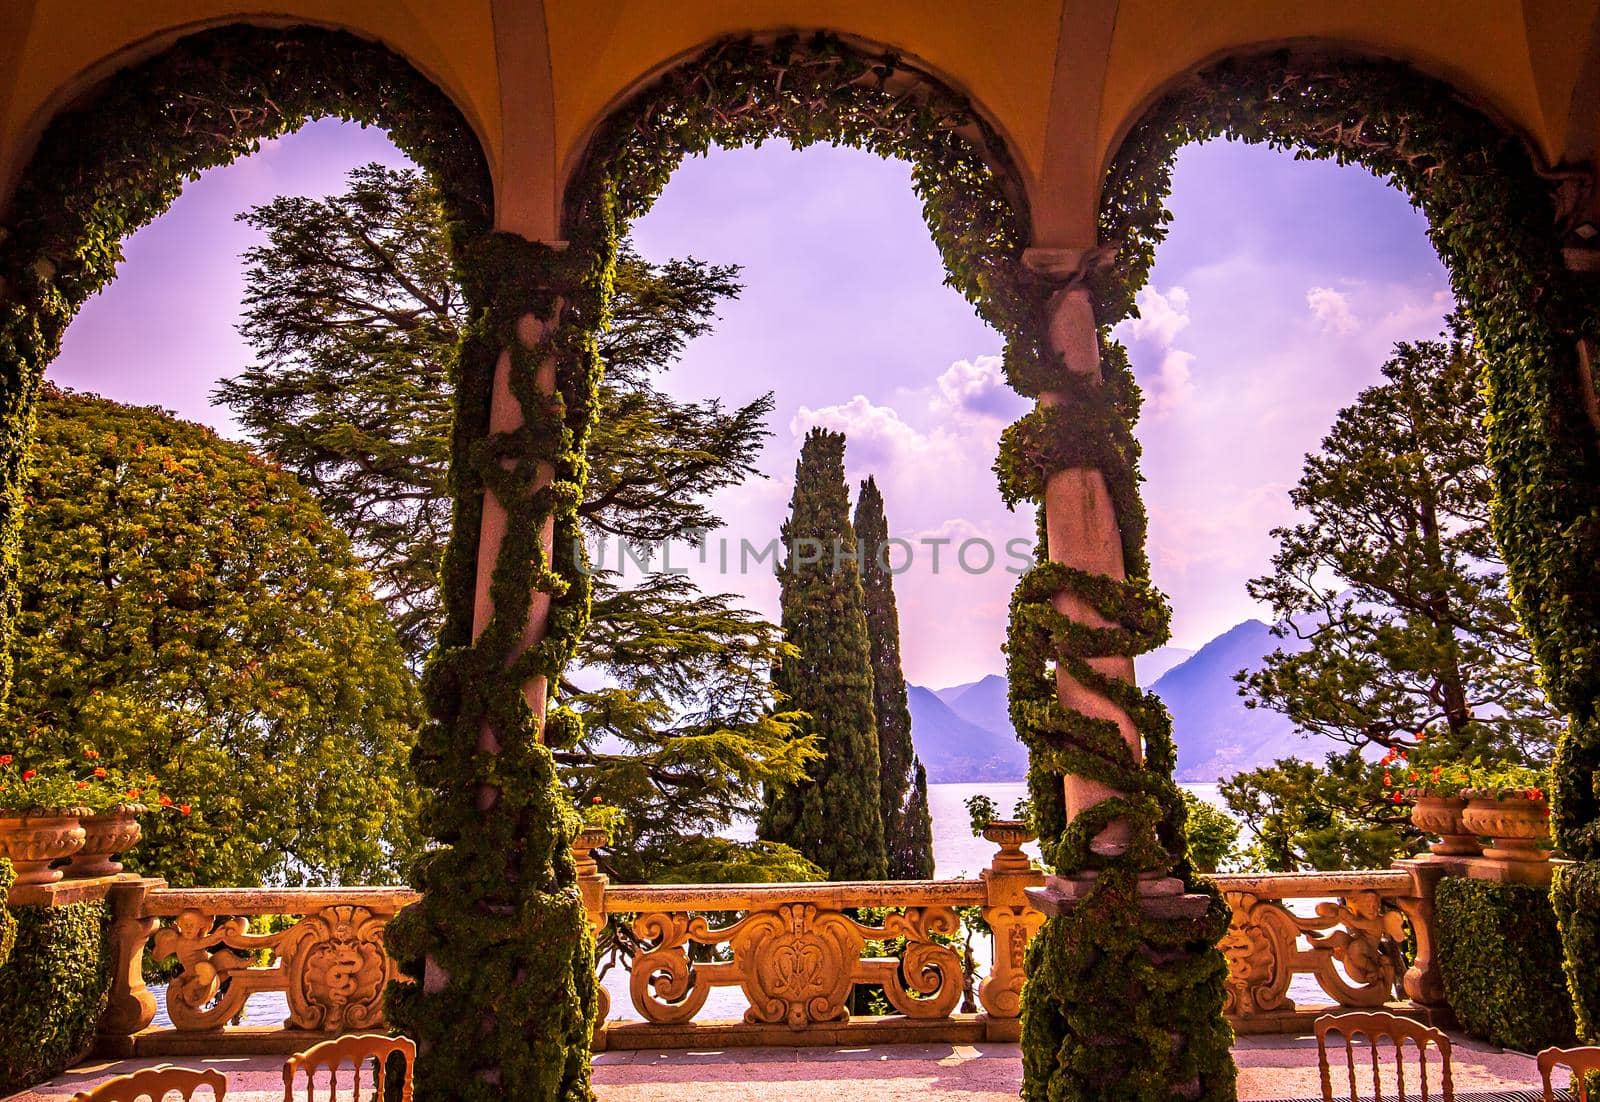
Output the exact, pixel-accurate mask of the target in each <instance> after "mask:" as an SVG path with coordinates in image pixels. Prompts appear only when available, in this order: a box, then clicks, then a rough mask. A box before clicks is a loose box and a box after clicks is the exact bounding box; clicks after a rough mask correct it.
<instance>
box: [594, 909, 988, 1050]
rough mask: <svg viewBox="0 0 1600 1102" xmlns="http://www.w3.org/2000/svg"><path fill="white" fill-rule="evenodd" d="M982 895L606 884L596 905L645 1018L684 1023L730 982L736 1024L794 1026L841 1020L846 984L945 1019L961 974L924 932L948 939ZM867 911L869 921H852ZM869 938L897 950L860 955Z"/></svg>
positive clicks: (901, 1008)
mask: <svg viewBox="0 0 1600 1102" xmlns="http://www.w3.org/2000/svg"><path fill="white" fill-rule="evenodd" d="M986 902H987V893H986V891H985V885H984V882H983V881H982V880H923V881H901V882H892V883H838V884H735V885H727V886H713V885H694V886H687V887H650V886H645V887H613V888H609V889H608V890H607V892H606V894H605V902H604V907H605V912H606V914H608V915H612V916H619V918H620V919H621V920H622V921H623V922H624V924H625V925H626V926H627V927H628V928H629V929H630V931H631V934H632V940H633V941H635V942H636V943H637V944H638V946H639V951H638V952H637V953H636V954H635V956H634V958H633V961H632V963H631V966H630V973H631V975H630V977H629V980H630V987H629V990H630V993H631V995H632V998H633V1005H634V1008H635V1009H636V1010H637V1011H638V1012H639V1014H640V1016H641V1017H643V1018H644V1019H645V1020H646V1021H649V1022H655V1023H658V1024H673V1023H682V1022H687V1021H690V1020H692V1019H693V1018H694V1017H695V1015H696V1014H698V1013H699V1012H700V1009H701V1008H702V1007H703V1006H704V1005H705V1001H706V997H707V995H708V994H709V993H710V991H711V989H712V988H714V987H731V986H737V987H740V988H742V989H743V992H744V995H745V998H746V1000H747V1001H748V1002H749V1008H748V1009H747V1010H746V1011H745V1012H744V1020H745V1022H747V1023H749V1024H751V1025H776V1024H779V1023H782V1024H785V1025H787V1026H788V1027H789V1028H790V1029H792V1030H795V1031H800V1030H804V1029H807V1028H809V1027H811V1026H815V1025H823V1024H831V1023H837V1022H843V1021H847V1020H848V1019H849V1017H850V1014H849V1010H848V1004H849V1001H850V996H851V993H852V992H853V991H854V989H855V986H856V985H857V984H875V985H879V986H881V987H882V988H883V991H884V995H885V997H886V998H887V999H888V1001H889V1004H890V1005H891V1006H892V1007H893V1008H894V1010H895V1011H896V1012H897V1013H899V1014H903V1015H905V1016H906V1017H908V1018H915V1019H934V1018H944V1017H948V1016H949V1015H950V1013H951V1012H952V1011H953V1010H954V1009H955V1007H956V1004H957V1003H958V1002H959V1000H960V998H961V992H962V982H963V978H964V974H965V973H964V969H963V967H962V960H961V956H960V954H958V953H957V952H956V950H955V949H953V948H952V947H950V946H949V945H947V944H942V943H940V942H939V941H937V940H936V939H935V937H934V935H942V936H949V937H954V936H955V935H957V934H958V933H959V932H960V930H961V920H960V918H959V916H958V915H957V913H956V908H957V907H981V906H983V905H984V904H985V903H986ZM879 910H883V911H886V914H885V915H884V917H883V918H882V920H881V923H880V924H878V925H873V924H871V922H870V921H863V919H864V918H865V915H864V914H863V912H875V911H879ZM869 942H876V943H894V944H897V945H903V949H902V950H901V952H900V953H899V955H897V956H894V957H869V956H865V955H864V950H865V949H866V948H867V945H868V943H869ZM695 946H702V947H706V948H707V949H709V950H710V951H711V952H710V953H709V954H708V953H706V952H699V951H696V950H695V949H694V947H695ZM720 947H726V948H720ZM719 949H720V951H719ZM708 956H713V957H715V959H707V957H708Z"/></svg>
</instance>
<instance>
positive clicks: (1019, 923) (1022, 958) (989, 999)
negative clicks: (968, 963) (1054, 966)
mask: <svg viewBox="0 0 1600 1102" xmlns="http://www.w3.org/2000/svg"><path fill="white" fill-rule="evenodd" d="M983 920H984V921H985V922H987V923H988V924H989V929H990V930H992V931H994V947H993V957H992V958H991V962H990V965H989V975H988V976H987V977H985V979H984V981H983V982H982V983H981V984H979V985H978V1001H979V1002H981V1003H982V1004H983V1009H984V1010H986V1011H987V1012H988V1013H989V1016H990V1017H992V1018H1015V1017H1018V1016H1020V1015H1021V1013H1022V984H1023V982H1024V978H1025V976H1026V962H1027V955H1028V943H1029V942H1030V941H1032V940H1033V935H1034V934H1037V933H1038V932H1039V927H1041V926H1043V925H1044V915H1042V914H1040V913H1039V912H1038V911H1036V910H1034V909H1033V908H1032V907H1028V906H1010V907H985V908H984V909H983Z"/></svg>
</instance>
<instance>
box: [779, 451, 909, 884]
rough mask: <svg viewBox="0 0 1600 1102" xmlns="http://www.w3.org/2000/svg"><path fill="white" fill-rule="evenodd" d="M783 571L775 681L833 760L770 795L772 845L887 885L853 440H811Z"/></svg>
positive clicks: (788, 526) (787, 527) (800, 469)
mask: <svg viewBox="0 0 1600 1102" xmlns="http://www.w3.org/2000/svg"><path fill="white" fill-rule="evenodd" d="M782 534H783V546H784V553H783V558H782V560H781V561H780V562H779V563H778V581H779V586H780V591H781V596H780V604H781V606H782V609H783V634H784V639H785V640H786V641H787V642H789V643H790V644H792V645H793V646H794V647H795V648H796V652H795V653H792V654H790V655H789V656H787V657H785V658H784V659H783V661H782V662H781V663H779V665H778V666H777V668H776V669H775V670H774V671H773V675H772V681H773V687H774V688H775V689H776V690H777V691H778V693H779V694H781V695H780V700H781V701H782V707H784V708H786V709H793V710H795V711H800V712H805V713H806V714H807V719H806V720H805V721H804V722H803V723H801V724H800V727H799V732H798V733H800V734H807V733H810V734H815V735H816V736H817V744H818V746H819V747H820V748H821V749H822V751H823V753H824V755H825V757H824V758H823V760H822V761H821V762H819V763H817V764H816V765H814V766H813V767H812V768H811V773H810V778H809V779H808V780H806V781H802V782H800V783H799V784H796V785H793V786H791V787H788V788H785V789H783V790H780V791H776V792H774V791H772V790H770V789H769V790H768V793H767V799H766V806H765V809H764V811H763V813H762V816H761V824H760V828H761V829H760V834H761V837H762V838H763V839H766V840H768V841H774V842H785V843H787V844H789V845H790V846H793V847H794V848H795V849H797V850H799V851H800V852H801V853H803V854H804V855H805V856H807V857H809V858H810V859H811V860H813V861H815V862H816V863H817V864H818V865H820V866H822V868H823V869H825V870H826V871H827V873H828V876H829V878H830V879H833V880H881V879H883V877H884V876H885V875H887V870H888V861H887V856H886V853H885V850H884V841H883V812H882V809H881V807H880V805H879V799H878V734H877V723H876V721H875V719H874V717H873V711H872V651H871V646H870V644H869V643H868V641H867V615H866V602H865V598H864V597H863V594H862V590H861V574H860V569H859V563H858V562H857V559H856V541H855V533H854V531H853V530H852V528H851V526H850V492H849V490H848V488H847V487H846V486H845V480H844V434H843V433H838V432H828V431H826V430H824V429H812V430H811V432H810V433H808V434H807V435H806V439H805V443H804V444H803V445H802V447H801V449H800V460H799V462H798V463H796V464H795V472H794V496H793V497H792V498H791V499H790V502H789V519H788V520H787V521H785V522H784V525H783V533H782Z"/></svg>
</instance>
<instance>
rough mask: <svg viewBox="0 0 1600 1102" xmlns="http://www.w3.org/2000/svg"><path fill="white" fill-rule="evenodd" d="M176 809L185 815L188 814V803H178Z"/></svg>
mask: <svg viewBox="0 0 1600 1102" xmlns="http://www.w3.org/2000/svg"><path fill="white" fill-rule="evenodd" d="M178 810H179V811H181V812H182V813H183V814H185V815H187V814H189V805H188V804H179V805H178Z"/></svg>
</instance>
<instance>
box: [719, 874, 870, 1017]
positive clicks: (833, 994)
mask: <svg viewBox="0 0 1600 1102" xmlns="http://www.w3.org/2000/svg"><path fill="white" fill-rule="evenodd" d="M734 929H735V931H737V932H736V933H735V934H734V935H733V937H732V938H731V939H730V940H731V942H732V946H733V959H734V960H735V961H737V962H738V963H739V964H740V966H741V967H740V969H739V971H740V981H741V985H742V986H743V987H744V993H745V995H746V997H747V998H749V1000H750V1009H748V1010H746V1011H745V1012H744V1019H745V1021H747V1022H787V1023H788V1025H789V1028H790V1029H804V1028H805V1027H806V1026H808V1025H814V1024H816V1023H819V1022H840V1021H844V1020H845V1019H846V1018H848V1017H849V1016H850V1012H849V1011H848V1010H847V1009H845V1002H846V1001H847V1000H848V999H849V998H850V989H851V987H852V986H853V985H854V982H855V974H856V965H857V962H858V960H859V958H860V956H861V950H862V949H863V948H864V947H865V945H866V938H865V937H863V936H862V933H861V931H862V927H860V926H857V925H856V924H855V923H854V922H852V921H851V920H850V919H849V918H847V917H846V916H845V915H843V914H841V913H840V912H838V911H825V910H822V909H820V908H819V907H818V906H817V905H816V904H815V903H787V904H784V905H783V906H780V907H779V908H778V909H777V910H776V911H766V912H760V913H757V914H753V915H751V916H750V917H749V918H746V919H745V920H744V921H742V922H740V923H739V924H738V925H737V926H736V927H734Z"/></svg>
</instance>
